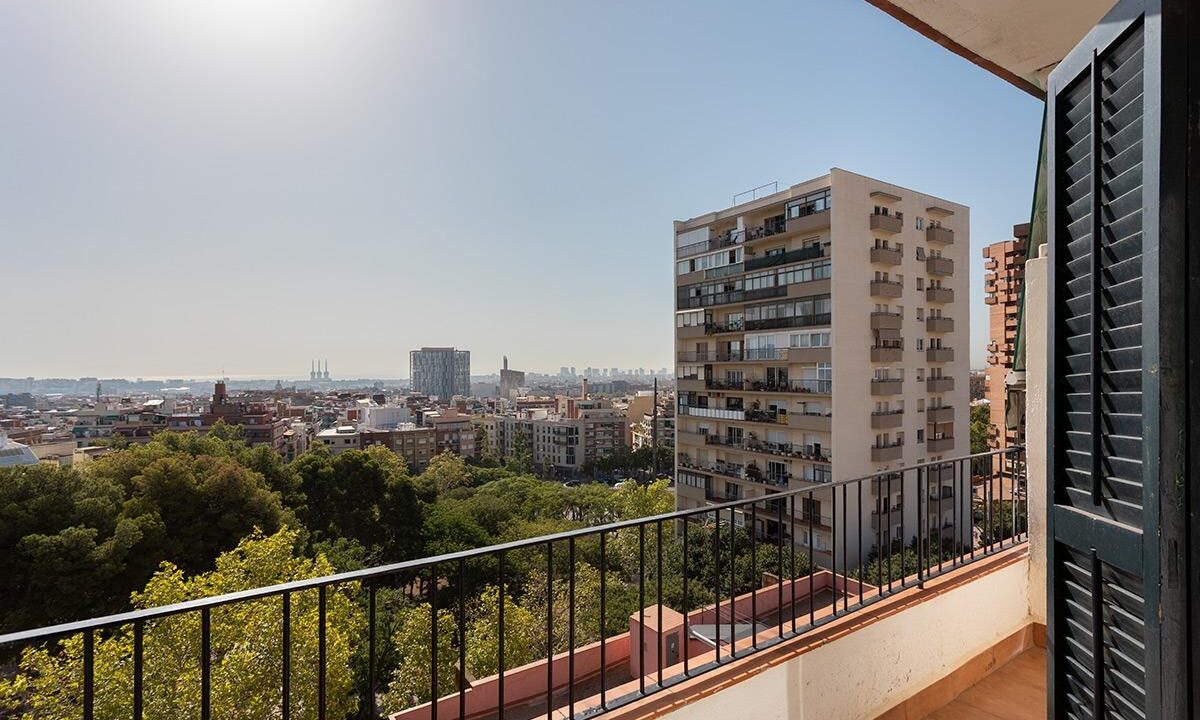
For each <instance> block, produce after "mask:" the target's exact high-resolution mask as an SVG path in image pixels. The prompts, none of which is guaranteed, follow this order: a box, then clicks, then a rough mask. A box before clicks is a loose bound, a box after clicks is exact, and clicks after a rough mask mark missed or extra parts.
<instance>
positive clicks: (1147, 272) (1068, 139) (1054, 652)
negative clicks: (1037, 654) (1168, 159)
mask: <svg viewBox="0 0 1200 720" xmlns="http://www.w3.org/2000/svg"><path fill="white" fill-rule="evenodd" d="M1185 14H1186V13H1185ZM1162 17H1163V16H1162V7H1161V2H1149V1H1147V0H1136V1H1135V0H1122V2H1119V3H1117V5H1116V6H1115V7H1114V8H1113V10H1112V11H1111V12H1110V13H1109V15H1108V16H1107V17H1106V18H1105V20H1104V21H1103V22H1102V23H1101V24H1100V25H1098V26H1097V27H1096V28H1095V29H1094V30H1093V31H1092V33H1090V34H1089V35H1088V36H1087V37H1086V38H1084V40H1083V41H1082V42H1081V44H1080V45H1079V46H1077V47H1076V48H1075V49H1074V50H1073V51H1072V52H1071V54H1070V55H1068V56H1067V58H1065V59H1064V60H1063V62H1062V63H1061V64H1060V65H1059V66H1058V68H1056V69H1055V71H1054V72H1053V73H1052V74H1051V76H1050V82H1049V88H1048V92H1047V102H1048V114H1047V117H1048V119H1049V122H1050V127H1049V138H1050V142H1049V166H1048V171H1047V178H1048V181H1049V228H1048V229H1049V244H1050V288H1051V292H1052V293H1053V296H1052V298H1051V303H1050V305H1051V318H1050V328H1051V343H1050V353H1051V357H1050V365H1049V367H1050V375H1051V378H1050V388H1049V397H1050V415H1049V417H1050V419H1051V428H1050V442H1051V452H1050V473H1049V483H1048V484H1049V486H1050V487H1049V492H1050V498H1049V518H1048V525H1049V533H1050V537H1049V539H1048V540H1049V541H1048V543H1047V545H1048V548H1049V565H1048V569H1049V575H1050V587H1049V590H1050V595H1049V597H1050V603H1051V607H1050V608H1048V610H1049V612H1048V616H1049V628H1048V630H1049V632H1048V638H1049V644H1050V652H1049V661H1050V668H1049V670H1050V687H1051V697H1050V715H1051V717H1055V718H1077V719H1079V720H1084V719H1098V718H1129V719H1134V718H1160V717H1184V716H1185V715H1177V714H1175V713H1176V711H1175V710H1171V708H1181V707H1184V706H1182V705H1180V704H1179V699H1178V697H1177V695H1178V693H1174V692H1173V691H1171V690H1170V689H1169V688H1170V687H1171V677H1172V676H1174V675H1177V674H1178V673H1180V671H1181V670H1182V671H1183V672H1184V673H1186V667H1187V663H1186V661H1184V662H1181V663H1178V664H1176V663H1168V660H1169V657H1170V654H1171V653H1172V652H1174V649H1173V648H1174V646H1175V645H1178V643H1172V642H1171V641H1164V622H1163V618H1162V613H1163V610H1164V607H1165V605H1164V595H1166V594H1169V592H1168V590H1165V589H1164V577H1165V576H1166V574H1167V573H1166V567H1167V565H1168V562H1167V560H1166V557H1167V554H1168V553H1167V552H1166V551H1164V547H1166V546H1167V544H1168V543H1167V538H1166V537H1165V531H1169V530H1171V528H1172V527H1174V525H1173V521H1172V519H1171V517H1167V516H1168V515H1175V514H1179V513H1180V512H1181V510H1180V509H1179V508H1168V509H1167V510H1166V511H1164V510H1163V490H1164V488H1163V487H1161V486H1160V482H1159V478H1160V477H1162V476H1163V473H1164V471H1165V466H1166V465H1171V463H1172V462H1174V460H1170V461H1167V462H1166V463H1164V460H1163V453H1164V452H1165V451H1166V450H1167V448H1166V445H1169V444H1170V443H1166V444H1164V441H1162V435H1163V432H1164V430H1163V428H1164V427H1165V423H1166V422H1168V417H1173V416H1177V415H1179V413H1180V412H1181V411H1182V412H1183V415H1186V397H1185V396H1177V397H1174V398H1171V397H1166V398H1164V394H1165V393H1167V391H1168V387H1167V385H1166V381H1164V380H1163V379H1162V377H1161V372H1160V371H1161V369H1162V367H1163V363H1164V361H1165V359H1167V358H1168V357H1169V356H1170V355H1171V352H1172V350H1171V349H1169V348H1166V347H1165V346H1166V345H1167V344H1170V343H1175V344H1176V345H1177V346H1182V345H1183V344H1184V341H1183V339H1182V338H1180V337H1177V336H1173V335H1172V334H1171V332H1170V329H1169V328H1170V327H1171V323H1172V322H1174V321H1175V320H1176V319H1177V318H1175V316H1174V315H1172V312H1173V309H1172V308H1171V307H1167V308H1164V307H1163V303H1164V299H1165V298H1167V297H1169V296H1170V294H1171V293H1172V292H1175V291H1177V290H1178V289H1179V288H1178V287H1174V286H1172V287H1168V285H1172V283H1174V284H1175V285H1182V284H1183V283H1182V282H1177V276H1176V275H1174V274H1173V272H1174V271H1173V270H1171V269H1170V268H1169V266H1164V263H1170V262H1171V260H1170V259H1169V258H1166V257H1164V256H1163V253H1164V252H1165V249H1166V247H1167V245H1166V244H1165V243H1163V242H1160V241H1161V240H1163V238H1166V237H1167V236H1169V235H1171V233H1170V232H1165V233H1164V232H1163V225H1162V223H1163V222H1164V221H1170V220H1171V218H1170V217H1169V213H1168V212H1166V211H1163V212H1160V210H1161V208H1160V201H1161V199H1162V197H1164V196H1165V194H1164V187H1163V183H1164V181H1165V179H1166V176H1165V175H1164V174H1163V172H1162V159H1163V158H1162V153H1163V148H1162V142H1163V139H1164V137H1165V136H1164V134H1163V133H1162V132H1161V130H1162V128H1161V125H1162V123H1163V121H1164V113H1162V112H1160V107H1159V99H1160V98H1161V97H1162V94H1163V89H1162V88H1163V82H1162V68H1163V62H1164V61H1163V57H1164V56H1163V44H1162V36H1161V28H1162V25H1163V23H1162ZM1179 100H1180V101H1182V100H1183V98H1180V99H1179ZM1169 114H1170V113H1167V114H1166V115H1169ZM1179 151H1180V152H1183V149H1182V148H1180V149H1179ZM1180 232H1182V228H1180ZM1168 241H1170V240H1169V238H1168ZM1182 261H1183V260H1182V258H1180V259H1179V260H1178V262H1180V263H1182ZM1176 349H1177V348H1176ZM1171 392H1175V391H1174V390H1171ZM1177 429H1178V428H1177ZM1179 681H1180V682H1181V683H1183V685H1184V686H1186V685H1187V684H1188V683H1187V679H1186V674H1184V675H1183V676H1182V677H1180V678H1179ZM1164 688H1167V690H1164Z"/></svg>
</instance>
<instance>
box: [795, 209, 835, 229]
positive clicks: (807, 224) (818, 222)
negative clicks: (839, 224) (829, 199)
mask: <svg viewBox="0 0 1200 720" xmlns="http://www.w3.org/2000/svg"><path fill="white" fill-rule="evenodd" d="M827 227H829V211H828V210H822V211H820V212H814V213H809V214H808V215H802V216H800V217H795V218H788V219H787V220H786V221H785V224H784V229H785V231H786V232H788V233H810V232H813V231H814V230H820V229H822V228H827Z"/></svg>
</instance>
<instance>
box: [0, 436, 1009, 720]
mask: <svg viewBox="0 0 1200 720" xmlns="http://www.w3.org/2000/svg"><path fill="white" fill-rule="evenodd" d="M1025 472H1026V466H1025V454H1024V449H1023V448H1020V447H1014V448H1007V449H1004V450H997V451H992V452H987V453H980V454H976V455H970V456H964V457H960V458H955V459H951V460H946V461H940V462H935V463H925V464H921V465H916V466H913V467H909V468H904V469H901V470H897V471H893V472H888V473H880V474H875V475H870V476H867V477H863V478H856V479H851V480H843V481H838V482H834V483H828V484H825V485H821V486H816V487H806V488H801V489H791V490H782V491H780V492H774V493H771V494H769V495H767V496H765V497H759V498H752V499H741V500H734V501H731V502H724V503H718V504H713V505H709V506H706V507H703V508H697V509H691V510H681V511H677V512H672V513H666V514H662V515H655V516H651V517H645V518H640V519H634V520H627V521H623V522H616V523H611V524H607V525H601V526H596V527H589V528H583V529H578V530H572V531H568V532H561V533H557V534H554V535H547V536H542V537H535V538H529V539H525V540H518V541H514V542H509V543H504V544H501V545H494V546H491V547H485V548H479V549H474V550H466V551H462V552H454V553H448V554H444V555H439V556H436V557H430V558H423V559H419V560H412V561H408V562H400V563H394V564H390V565H383V566H379V567H370V568H366V569H362V570H357V571H353V572H345V573H339V574H336V575H329V576H325V577H318V578H313V579H308V580H299V581H295V582H288V583H283V584H278V585H272V586H269V587H257V588H251V589H247V590H243V591H241V592H234V593H228V594H224V595H218V596H214V597H207V598H203V599H197V600H191V601H188V602H182V603H177V604H173V605H167V606H163V607H155V608H149V609H143V610H136V611H132V612H126V613H120V614H117V615H110V616H106V617H99V618H94V619H90V620H84V621H80V622H71V623H66V624H62V625H55V626H51V627H45V628H40V629H36V630H28V631H23V632H15V633H10V634H7V635H0V651H3V652H5V653H12V652H14V651H16V650H21V649H29V648H33V647H39V646H40V647H47V648H49V649H51V650H52V651H53V650H54V649H55V648H61V647H62V645H60V643H63V642H66V641H70V642H71V643H76V642H79V643H81V646H82V651H81V653H80V655H79V656H80V657H81V658H82V659H81V664H80V666H79V670H80V672H79V674H78V675H77V677H78V678H79V679H80V681H81V684H80V685H79V692H78V708H77V713H76V712H72V713H71V714H74V715H76V716H78V717H82V718H83V719H84V720H94V718H95V717H96V715H97V704H96V697H97V692H103V693H105V694H106V696H105V697H106V700H107V699H111V695H112V694H113V693H121V694H123V695H131V697H130V698H129V705H128V707H130V708H132V712H130V713H129V714H128V715H125V716H128V717H132V718H134V720H141V717H142V712H143V711H142V709H143V707H146V702H145V701H146V699H147V698H146V694H147V693H148V692H156V691H157V692H165V693H169V692H176V691H178V688H177V687H175V686H174V685H167V686H159V685H154V686H153V687H154V688H156V689H157V690H148V689H147V688H148V687H149V686H148V685H147V684H146V683H144V682H143V676H144V674H145V673H146V672H147V668H148V667H151V666H153V665H154V664H155V663H156V662H159V660H160V658H157V657H155V653H154V649H156V648H162V647H164V646H163V645H162V644H161V643H159V642H152V638H154V636H155V635H156V634H157V633H158V632H159V631H160V630H161V629H162V627H163V625H162V624H163V623H165V622H167V621H168V620H169V619H171V618H180V617H186V618H189V619H190V620H189V624H186V625H180V624H175V625H172V626H171V631H172V632H174V633H179V632H181V628H184V629H187V632H195V634H196V635H197V638H196V641H197V643H198V644H197V646H196V648H197V651H196V653H197V658H196V662H197V663H198V664H199V667H200V672H199V674H198V676H197V677H195V678H192V677H191V676H188V677H187V678H186V679H183V678H177V679H176V680H177V682H176V683H175V684H176V685H177V684H178V683H179V682H187V683H191V682H193V681H194V682H195V683H196V684H197V685H198V691H197V692H198V694H199V712H198V713H197V714H198V715H199V716H200V717H201V718H204V719H205V720H207V718H209V717H210V716H211V715H212V714H213V707H212V695H213V692H214V690H213V686H214V682H215V681H214V678H218V677H219V678H220V682H221V683H225V684H227V683H229V682H230V681H231V679H230V678H229V677H228V673H229V672H230V670H229V668H225V667H221V666H220V662H221V658H220V657H219V656H217V655H216V654H215V653H214V647H217V645H216V643H217V642H218V641H220V640H223V639H222V638H219V637H218V636H217V634H218V633H219V632H220V631H221V630H222V629H225V628H230V627H231V624H230V623H229V622H223V623H221V624H218V623H217V622H216V621H215V618H217V617H218V616H220V615H223V614H224V613H231V615H229V616H227V617H223V618H221V619H222V620H227V619H229V618H236V617H237V613H238V612H239V608H244V607H246V606H247V604H249V603H264V602H270V603H277V605H276V607H277V608H278V615H276V616H275V617H276V619H277V625H276V630H275V632H277V633H278V638H279V639H280V642H279V643H278V644H277V645H271V646H270V647H272V648H274V649H276V650H277V651H278V652H279V653H280V655H281V657H280V658H278V659H279V663H278V665H274V666H272V667H278V668H281V671H276V672H275V675H274V678H275V681H277V684H276V685H275V686H274V687H273V688H272V689H271V690H270V694H271V696H272V698H273V699H272V700H271V702H272V703H275V704H276V705H275V707H276V710H277V712H276V713H274V714H273V716H276V717H282V718H285V719H286V718H290V717H291V715H292V713H293V712H295V713H296V715H297V716H303V717H315V718H320V719H323V718H325V717H326V714H327V701H329V700H331V699H329V698H327V697H326V694H327V687H326V678H327V676H330V673H331V669H330V668H328V667H326V665H327V658H328V657H329V656H328V655H327V653H326V643H327V635H328V632H327V631H328V630H329V629H330V628H329V627H328V625H329V622H330V621H329V617H330V615H331V614H332V613H329V614H327V612H326V608H327V599H329V602H330V603H332V602H333V600H332V597H333V595H334V593H337V596H338V597H339V598H341V597H343V596H344V595H346V594H347V593H349V594H352V595H354V596H355V597H356V598H357V600H358V601H359V602H361V603H362V605H363V606H364V607H365V610H366V613H365V614H366V616H367V618H368V620H367V623H366V631H365V633H355V634H354V635H353V636H350V635H342V636H341V637H342V640H343V641H347V639H348V640H349V641H351V642H358V643H359V644H360V648H359V649H360V650H361V652H362V657H363V668H362V678H363V681H362V683H361V691H360V696H359V698H358V701H357V711H356V712H355V713H354V714H355V716H356V717H366V718H371V719H372V720H375V719H377V718H379V717H380V713H381V712H386V713H399V716H400V718H406V717H408V716H407V715H406V713H409V712H411V713H413V715H412V716H413V717H416V716H420V717H429V718H433V719H435V720H436V718H438V717H439V716H440V717H441V718H443V720H445V719H446V718H465V717H476V716H478V717H484V716H487V717H496V718H499V719H500V720H503V719H504V718H505V717H515V716H516V715H517V713H518V712H520V713H522V717H531V716H533V715H532V714H530V713H531V711H530V708H531V707H534V708H535V710H534V712H536V714H537V715H541V714H544V715H545V716H546V717H547V718H553V717H560V718H561V717H567V718H576V717H586V716H591V715H595V714H600V713H603V712H605V711H608V710H612V709H614V708H618V707H621V706H623V705H626V704H628V703H630V702H633V701H635V700H637V699H639V698H642V697H645V696H647V695H652V694H654V693H657V692H660V691H662V690H663V689H665V688H669V687H671V686H672V685H674V684H677V683H680V682H683V681H684V680H686V679H688V678H691V677H694V676H696V675H700V674H703V673H706V672H709V671H711V670H714V669H716V668H719V667H721V666H722V665H725V664H727V663H729V662H731V661H733V660H735V659H739V658H743V657H745V656H747V655H750V654H753V653H754V652H757V651H759V650H762V649H765V648H768V647H771V646H773V645H776V644H778V643H781V642H785V641H787V640H789V639H791V638H794V637H797V636H801V635H804V634H805V633H807V632H809V631H811V630H813V629H814V628H818V627H820V626H822V625H824V624H826V623H828V622H830V621H832V620H834V619H835V618H839V617H841V616H843V615H846V614H848V613H853V612H856V611H858V610H861V609H862V608H865V607H869V606H870V605H871V604H873V603H875V602H877V601H879V600H881V599H883V598H886V597H888V596H889V595H892V594H895V593H897V592H900V591H902V590H904V589H907V588H911V587H914V586H920V585H921V584H922V583H923V582H925V581H926V580H927V579H929V578H932V577H936V576H938V575H941V574H943V573H945V572H948V571H949V570H952V569H954V568H958V567H960V566H963V565H967V564H970V563H972V562H974V561H976V560H979V559H981V558H983V557H987V556H989V555H991V554H994V553H996V552H999V551H1001V550H1004V549H1007V548H1010V547H1012V546H1014V545H1017V544H1020V543H1023V542H1025V541H1026V540H1027V509H1028V508H1027V501H1026V482H1025V480H1026V478H1025ZM734 487H736V486H734ZM727 492H734V491H732V490H730V491H727ZM714 494H715V492H714V489H712V488H709V490H708V493H706V495H714ZM894 538H899V539H894ZM664 556H665V557H664ZM747 559H748V562H747ZM584 560H586V561H587V562H589V563H593V564H594V565H597V566H598V588H597V589H596V592H595V593H594V594H593V593H591V592H590V591H581V590H579V588H578V587H577V579H581V578H577V571H578V570H579V568H581V567H582V565H581V564H580V563H582V562H583V561H584ZM746 567H748V568H749V570H748V572H745V573H742V574H739V572H740V571H739V568H746ZM513 568H520V569H521V573H522V574H521V575H518V574H517V573H516V572H515V571H514V570H513ZM543 571H544V575H543V574H541V573H542V572H543ZM593 577H596V576H595V575H594V574H593ZM664 581H666V582H664ZM616 582H620V583H622V584H623V587H620V588H613V589H612V590H611V591H610V588H609V585H610V584H611V583H616ZM539 583H540V584H539ZM472 585H474V586H475V587H476V588H478V587H480V586H481V585H482V586H483V587H485V588H489V589H492V590H495V591H497V592H498V597H499V613H498V618H495V622H494V624H493V625H491V626H490V627H491V632H492V633H494V637H495V638H496V639H497V640H498V648H497V655H496V658H495V662H496V665H495V667H496V672H495V673H494V674H493V675H492V676H490V677H486V678H472V677H471V674H470V673H469V672H467V668H468V660H467V658H468V650H469V648H471V647H472V646H471V645H470V643H474V642H476V639H475V638H476V637H477V636H476V635H474V634H473V633H474V632H475V628H476V627H477V624H478V620H479V618H476V621H477V622H476V623H475V624H472V625H471V626H470V627H471V628H472V631H471V633H468V630H467V628H468V623H467V610H468V603H469V602H470V601H469V599H468V588H469V587H471V586H472ZM515 587H523V588H524V592H525V593H526V595H527V596H540V597H541V599H542V604H543V605H544V608H543V609H544V611H545V612H544V627H543V628H542V633H543V635H544V639H545V644H544V646H539V647H542V648H543V649H544V655H543V658H544V659H543V660H542V661H540V662H541V664H538V663H537V662H535V663H532V664H530V663H525V664H523V665H521V666H520V667H515V666H513V664H512V663H509V662H508V661H507V660H506V658H507V656H506V655H505V641H506V639H508V640H510V642H517V641H518V639H519V638H517V637H512V638H508V637H507V632H506V631H507V630H508V627H509V626H508V625H506V622H505V609H506V606H509V605H510V604H511V603H515V602H516V601H515V600H513V599H512V598H510V591H511V590H512V589H513V588H515ZM664 588H666V589H664ZM394 589H401V590H402V591H403V593H404V596H405V597H407V598H408V599H409V600H410V601H414V602H416V601H421V600H424V604H422V605H420V606H418V608H419V609H423V611H424V612H428V618H429V628H428V634H427V635H421V636H420V637H422V638H427V639H428V641H429V648H428V650H429V652H430V656H429V658H430V675H431V677H430V678H428V681H429V685H428V692H427V694H426V695H425V696H424V698H417V699H415V700H413V702H412V703H408V704H409V705H410V706H409V707H388V708H381V707H380V700H381V695H380V680H381V672H382V668H381V666H380V655H381V641H380V638H379V637H378V634H379V632H380V631H379V630H378V629H377V628H379V627H380V624H381V621H382V620H383V618H382V617H381V616H382V615H386V614H387V613H388V612H389V611H390V608H389V606H388V604H387V603H386V602H381V601H380V600H379V598H380V595H381V591H385V590H394ZM668 591H669V594H668ZM542 593H544V596H542V595H541V594H542ZM313 595H315V596H316V597H315V598H314V597H313ZM633 597H636V604H632V601H631V598H633ZM623 600H624V601H629V602H626V603H625V604H624V605H622V604H621V603H622V601H623ZM560 602H561V603H565V604H566V607H565V608H562V607H561V606H560V605H558V603H560ZM668 602H669V603H671V604H672V605H673V606H674V609H675V610H677V611H678V614H676V613H671V617H681V618H682V620H681V621H680V624H679V625H677V626H671V627H670V628H668V627H667V626H665V625H664V620H663V610H664V605H665V604H667V603H668ZM314 603H315V604H316V606H317V608H318V610H317V614H316V625H317V627H316V632H317V636H318V639H317V644H318V648H319V650H318V653H317V654H316V658H317V659H316V661H315V663H314V665H315V667H305V668H303V672H301V671H298V670H297V669H296V662H295V657H297V656H293V651H292V648H293V645H294V643H295V642H296V641H295V640H294V635H293V633H294V631H296V630H297V628H296V623H297V622H299V620H300V619H301V618H308V619H310V621H311V617H312V615H311V613H309V612H307V610H306V611H305V612H304V613H300V612H298V611H293V609H294V608H297V607H301V606H303V607H304V608H306V609H307V608H311V606H312V604H314ZM597 603H598V604H597ZM439 608H441V610H439ZM512 609H513V610H515V609H516V607H515V606H512ZM585 610H586V612H585V613H583V614H579V613H580V611H585ZM630 610H631V611H630ZM617 611H619V613H620V614H618V615H610V613H613V612H617ZM439 612H441V613H442V614H441V615H439ZM653 615H657V624H655V625H654V626H653V627H654V628H656V630H652V629H650V628H649V627H648V623H647V620H648V618H649V617H652V616H653ZM635 616H636V620H634V618H635ZM489 617H490V616H489ZM528 617H531V618H533V619H534V621H535V622H536V620H537V617H538V616H537V615H536V614H529V615H528ZM455 618H456V620H455ZM584 618H586V622H587V624H588V625H594V627H585V626H584V625H583V623H584V622H585V620H584ZM630 620H634V622H633V623H632V624H630V623H629V621H630ZM610 621H612V622H610ZM630 627H633V628H635V629H634V630H632V631H631V630H628V628H630ZM440 628H441V629H440ZM445 628H449V630H447V629H445ZM130 629H132V633H133V638H134V639H135V642H134V643H133V645H132V650H131V655H128V656H122V658H121V659H122V662H119V663H117V664H116V665H114V664H112V663H102V664H98V663H97V662H96V658H97V657H98V655H97V647H98V645H99V644H101V643H104V642H107V640H108V639H109V638H111V637H113V636H114V635H116V634H119V633H128V632H130ZM304 629H305V630H307V631H309V632H311V631H312V628H311V627H310V628H304ZM439 632H443V633H445V632H449V633H450V635H451V637H449V638H446V637H444V636H443V637H441V638H439ZM633 633H636V634H637V635H638V637H637V641H636V642H634V638H633V637H631V635H632V634H633ZM534 634H536V633H534ZM360 635H361V637H360ZM528 635H529V633H526V634H525V635H524V636H523V637H528ZM648 635H649V636H651V637H650V638H649V639H647V636H648ZM585 636H592V637H597V638H598V641H597V642H593V643H591V644H589V645H579V643H578V642H577V639H578V638H581V637H585ZM224 640H227V639H224ZM556 643H557V644H556ZM75 647H78V646H75ZM477 647H478V646H476V648H477ZM487 647H489V648H491V647H492V646H490V645H489V646H487ZM648 647H653V648H654V651H653V652H652V653H651V655H652V658H651V657H648V655H647V648H648ZM556 648H558V649H557V650H556ZM672 648H674V649H672ZM447 653H448V654H450V656H451V657H450V658H446V657H445V655H446V654H447ZM447 661H449V662H450V663H451V667H452V668H454V670H453V671H452V674H453V675H454V680H455V682H454V683H453V684H452V686H451V687H452V689H451V690H450V691H447V690H446V689H445V687H446V685H445V683H444V682H443V683H442V684H441V685H439V672H438V668H439V665H442V664H445V663H446V662H447ZM214 665H217V667H214ZM337 671H338V672H339V673H342V674H344V673H346V672H349V671H351V668H348V667H340V668H337ZM267 672H268V671H266V670H265V669H262V670H261V672H260V671H259V670H255V674H256V676H257V677H256V681H255V682H251V683H247V687H254V688H259V687H261V684H262V682H263V679H264V678H267V674H264V673H267ZM109 675H112V677H110V676H109ZM117 675H119V676H120V677H116V676H117ZM518 675H519V676H518ZM441 679H442V680H443V681H444V680H445V679H446V678H445V677H443V678H441ZM301 681H303V683H304V684H305V685H307V684H308V683H310V682H311V683H313V684H315V685H316V690H315V693H316V694H315V698H316V701H315V703H313V704H310V705H308V706H303V707H297V706H296V705H295V703H294V693H297V692H299V691H304V692H311V691H312V690H311V689H310V688H307V687H305V688H303V689H299V688H298V686H299V684H300V683H301ZM531 688H532V689H531ZM430 701H432V704H430ZM413 703H423V704H413ZM313 705H315V707H314V706H313ZM518 706H519V709H518ZM509 708H511V709H512V711H511V712H508V709H509ZM339 720H340V718H339Z"/></svg>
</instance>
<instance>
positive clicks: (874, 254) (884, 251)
mask: <svg viewBox="0 0 1200 720" xmlns="http://www.w3.org/2000/svg"><path fill="white" fill-rule="evenodd" d="M872 217H874V216H872ZM903 260H904V254H903V253H901V252H900V251H899V250H897V249H896V248H891V247H873V248H871V262H873V263H879V264H880V265H899V264H900V263H901V262H902V261H903Z"/></svg>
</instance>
